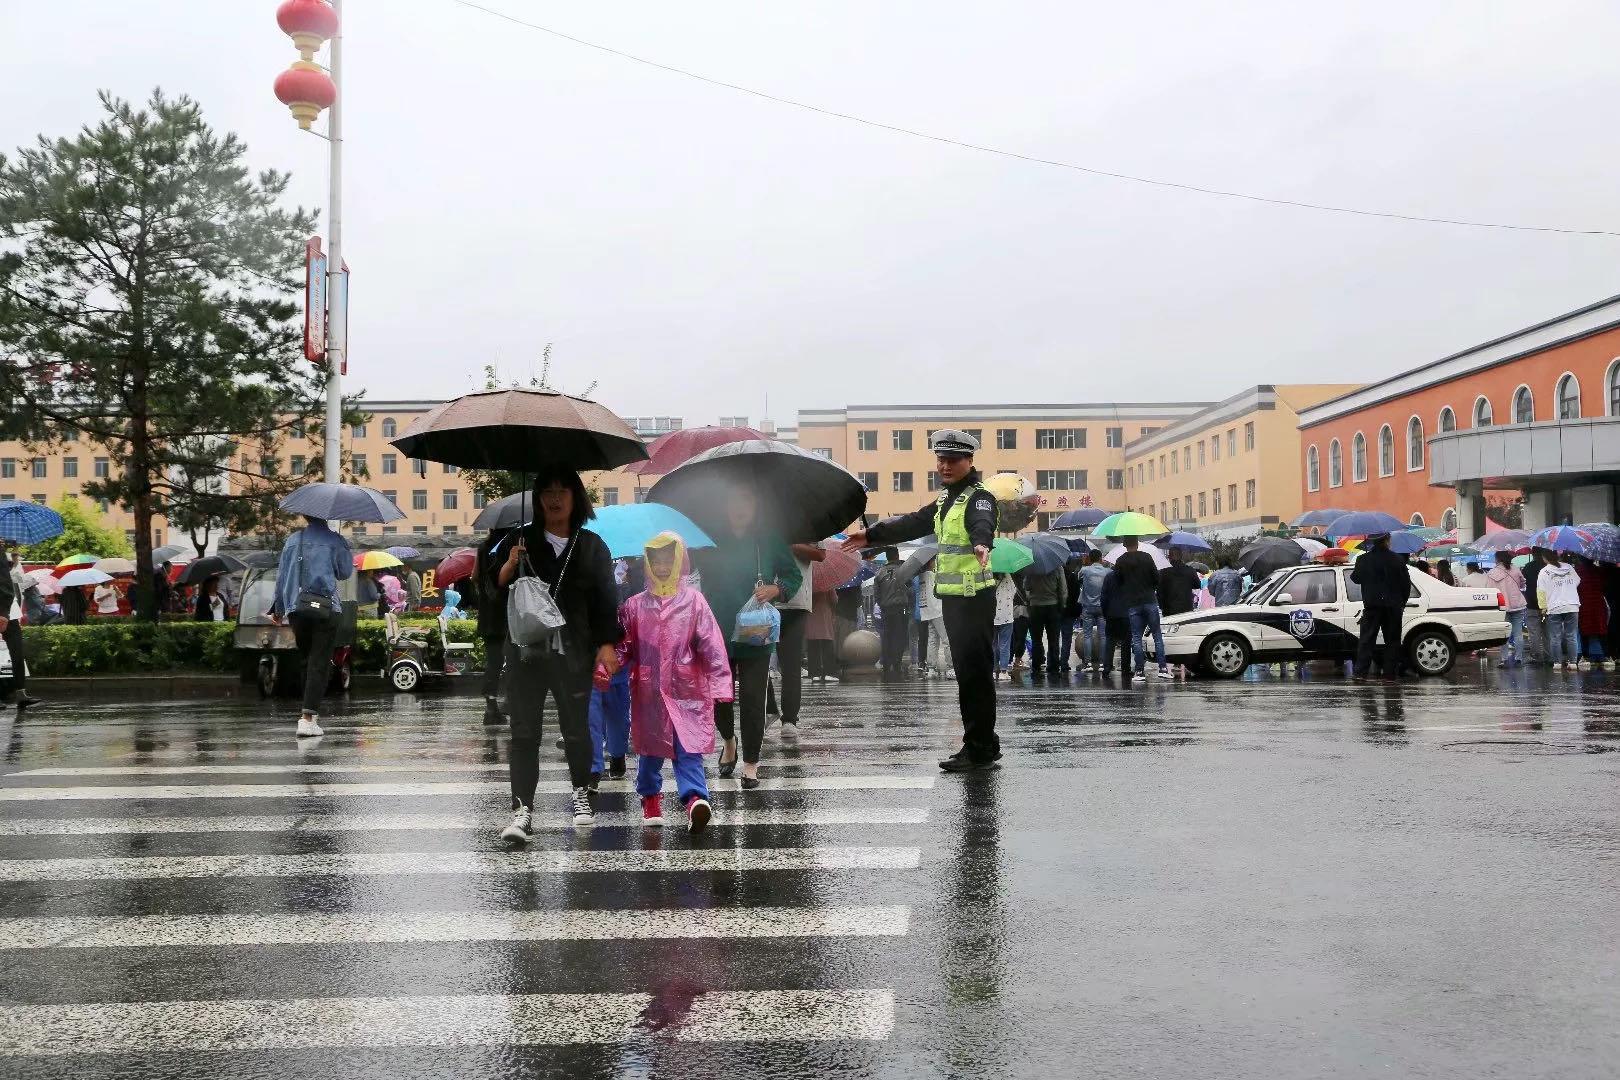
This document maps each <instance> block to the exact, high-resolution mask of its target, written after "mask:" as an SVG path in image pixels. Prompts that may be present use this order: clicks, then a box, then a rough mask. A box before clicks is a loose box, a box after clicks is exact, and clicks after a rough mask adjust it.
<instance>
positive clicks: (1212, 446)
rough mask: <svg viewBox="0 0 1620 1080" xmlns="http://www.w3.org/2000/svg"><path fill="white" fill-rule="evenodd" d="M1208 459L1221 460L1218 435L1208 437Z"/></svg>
mask: <svg viewBox="0 0 1620 1080" xmlns="http://www.w3.org/2000/svg"><path fill="white" fill-rule="evenodd" d="M1209 459H1210V460H1211V461H1219V460H1221V437H1220V436H1219V435H1211V436H1210V437H1209Z"/></svg>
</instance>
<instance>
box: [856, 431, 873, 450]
mask: <svg viewBox="0 0 1620 1080" xmlns="http://www.w3.org/2000/svg"><path fill="white" fill-rule="evenodd" d="M855 449H857V450H876V449H877V432H876V431H857V432H856V433H855Z"/></svg>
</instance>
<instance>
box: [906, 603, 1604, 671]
mask: <svg viewBox="0 0 1620 1080" xmlns="http://www.w3.org/2000/svg"><path fill="white" fill-rule="evenodd" d="M1616 621H1620V620H1616ZM910 644H911V611H910V609H909V608H904V607H886V608H884V609H883V670H884V672H885V673H886V674H889V675H896V674H899V672H900V671H902V670H903V669H904V668H905V666H906V646H908V645H910Z"/></svg>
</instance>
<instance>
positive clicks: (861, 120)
mask: <svg viewBox="0 0 1620 1080" xmlns="http://www.w3.org/2000/svg"><path fill="white" fill-rule="evenodd" d="M450 2H451V3H453V4H456V5H459V6H460V7H464V8H471V9H472V10H474V11H480V12H483V13H484V14H485V15H490V16H493V17H495V18H497V19H504V20H505V21H507V22H509V23H513V24H515V25H517V26H522V27H526V28H528V29H530V30H538V31H539V32H541V33H543V34H550V35H551V36H552V37H554V38H559V39H561V40H563V41H567V42H571V43H572V44H575V45H583V46H584V47H585V48H587V49H595V50H596V51H597V52H604V53H607V54H609V55H610V56H617V57H620V58H621V59H624V60H629V61H632V62H633V63H637V64H642V65H645V66H646V67H650V68H657V69H658V70H659V71H667V72H669V73H670V74H672V75H682V76H685V77H686V78H688V79H695V80H697V81H698V82H701V83H708V84H709V85H710V86H718V87H721V88H722V89H725V90H735V91H736V92H737V93H739V94H748V95H749V96H751V97H757V98H761V99H763V100H765V101H771V102H775V103H776V104H778V105H788V106H791V107H792V108H795V109H802V110H804V111H805V112H812V113H816V114H818V115H821V116H828V117H832V118H833V119H835V120H848V121H850V122H852V123H856V124H863V125H865V126H866V127H870V128H877V129H878V130H880V131H892V132H894V133H895V134H897V135H908V136H910V137H912V138H915V139H926V140H928V141H929V142H936V143H943V144H944V145H946V146H955V147H959V148H961V149H963V150H974V151H977V152H979V153H981V154H994V155H996V156H997V157H1004V158H1012V159H1013V160H1015V161H1027V162H1030V163H1032V164H1035V165H1049V166H1051V167H1052V168H1055V169H1068V170H1070V171H1072V172H1080V173H1087V174H1089V175H1091V176H1101V177H1106V178H1107V179H1110V180H1123V181H1127V182H1129V183H1132V184H1147V185H1149V186H1151V187H1159V188H1171V189H1173V190H1176V191H1190V192H1193V193H1195V194H1199V195H1213V196H1218V197H1220V198H1225V199H1242V200H1244V201H1246V202H1255V203H1265V204H1267V205H1270V206H1291V207H1294V208H1296V209H1299V210H1319V211H1324V212H1327V213H1332V214H1354V215H1356V216H1358V217H1372V218H1387V219H1389V220H1391V221H1419V222H1424V223H1426V224H1430V225H1461V226H1465V227H1467V228H1471V229H1506V230H1510V231H1512V232H1540V233H1564V234H1566V235H1571V236H1620V231H1617V230H1614V229H1571V228H1564V227H1561V226H1557V225H1512V224H1508V223H1505V222H1500V221H1471V220H1468V219H1465V218H1447V217H1430V216H1428V215H1426V214H1402V213H1398V212H1396V211H1393V210H1368V209H1365V208H1362V207H1356V206H1335V205H1333V204H1331V203H1317V202H1307V201H1305V200H1303V199H1283V198H1277V197H1274V196H1270V195H1255V194H1253V193H1251V192H1246V191H1227V190H1224V189H1222V188H1212V187H1202V186H1200V185H1198V184H1184V183H1180V182H1177V181H1174V180H1159V179H1155V178H1153V177H1150V176H1133V175H1132V174H1130V173H1122V172H1115V171H1113V170H1111V169H1099V168H1094V167H1092V166H1089V165H1077V164H1075V163H1074V162H1071V161H1057V160H1054V159H1052V158H1043V157H1037V156H1036V155H1034V154H1021V153H1019V152H1018V151H1016V150H1002V149H1000V148H998V147H994V146H983V145H981V144H979V143H971V142H966V141H964V140H962V139H953V138H950V137H948V136H945V135H934V134H932V133H930V132H926V131H918V130H916V129H915V128H908V127H901V126H900V125H899V124H888V123H884V122H883V121H881V120H872V119H870V118H868V117H865V116H856V115H855V114H853V113H846V112H839V111H837V110H836V109H824V108H822V107H821V106H819V105H811V104H810V103H808V102H804V101H795V100H794V99H793V98H786V97H782V96H780V95H778V94H771V93H767V92H766V91H764V90H756V89H754V88H753V87H751V86H741V85H739V84H737V83H730V82H726V81H725V80H724V79H716V78H712V77H710V76H708V75H700V74H698V73H697V72H695V71H688V70H686V69H685V68H678V67H675V66H674V65H672V64H663V63H660V62H658V61H657V60H649V59H647V58H646V57H645V56H637V55H636V54H634V53H628V52H625V51H624V50H622V49H615V48H612V47H611V46H608V45H600V44H598V43H596V42H594V41H586V40H585V39H584V38H580V37H575V36H574V35H572V34H565V33H563V32H562V31H561V30H553V29H552V28H551V27H549V26H542V25H540V24H539V23H534V22H529V21H528V20H526V19H520V18H518V17H517V16H516V15H511V14H508V13H507V12H504V11H498V10H496V9H495V8H492V7H486V6H485V5H483V4H479V3H474V2H473V0H450Z"/></svg>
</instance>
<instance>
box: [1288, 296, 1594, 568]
mask: <svg viewBox="0 0 1620 1080" xmlns="http://www.w3.org/2000/svg"><path fill="white" fill-rule="evenodd" d="M1300 443H1301V449H1300V453H1301V460H1302V462H1303V464H1302V472H1303V474H1304V499H1303V502H1304V506H1305V509H1307V510H1317V509H1327V508H1330V507H1331V508H1338V509H1345V510H1382V511H1384V512H1386V513H1390V514H1394V515H1395V516H1396V517H1399V518H1401V519H1402V520H1406V521H1410V522H1411V523H1413V524H1425V523H1426V524H1430V525H1442V526H1445V527H1447V528H1451V527H1455V528H1456V529H1457V531H1458V534H1459V535H1460V536H1462V537H1463V538H1464V539H1468V538H1471V537H1475V536H1478V535H1480V534H1481V533H1483V532H1484V531H1485V515H1486V513H1487V508H1488V504H1491V503H1496V504H1498V505H1507V504H1513V503H1516V502H1518V500H1519V499H1520V498H1521V496H1522V498H1523V507H1522V520H1523V525H1524V527H1525V528H1531V529H1533V528H1540V527H1542V526H1544V525H1548V524H1553V523H1555V522H1559V521H1568V520H1574V521H1577V522H1587V521H1613V520H1614V516H1615V511H1616V485H1617V484H1620V296H1615V297H1610V298H1609V299H1607V300H1601V301H1599V302H1597V303H1595V304H1590V305H1588V306H1586V307H1583V308H1579V309H1577V310H1575V311H1571V312H1568V313H1567V314H1564V315H1559V316H1557V317H1556V318H1552V319H1548V320H1547V321H1545V322H1541V323H1537V324H1536V325H1534V326H1530V327H1526V328H1525V329H1523V330H1518V331H1515V332H1514V333H1511V334H1508V335H1507V336H1505V337H1500V338H1497V339H1495V340H1493V341H1487V342H1485V343H1484V344H1482V345H1476V346H1474V347H1473V348H1470V349H1465V350H1463V351H1462V352H1459V353H1454V354H1453V355H1451V356H1446V357H1442V358H1441V359H1439V360H1434V361H1430V362H1429V363H1426V364H1422V365H1419V366H1418V367H1415V368H1411V369H1408V370H1406V371H1403V372H1401V373H1399V374H1397V375H1393V376H1391V377H1390V378H1387V379H1384V380H1382V381H1380V382H1376V383H1371V384H1369V385H1367V386H1364V387H1362V388H1361V389H1359V390H1356V391H1354V392H1352V393H1349V394H1344V395H1342V396H1338V397H1334V398H1332V399H1331V400H1328V401H1324V402H1322V403H1321V404H1319V405H1316V406H1314V407H1312V408H1307V409H1304V410H1302V411H1301V413H1300Z"/></svg>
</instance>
